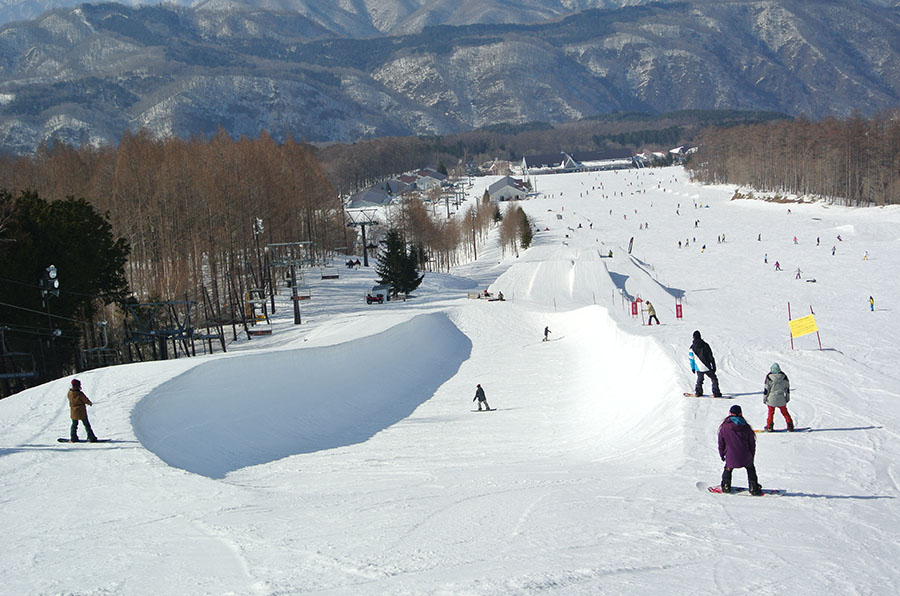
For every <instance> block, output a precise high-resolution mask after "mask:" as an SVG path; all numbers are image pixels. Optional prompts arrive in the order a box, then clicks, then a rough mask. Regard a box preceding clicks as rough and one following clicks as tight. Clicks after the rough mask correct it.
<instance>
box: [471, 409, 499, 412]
mask: <svg viewBox="0 0 900 596" xmlns="http://www.w3.org/2000/svg"><path fill="white" fill-rule="evenodd" d="M496 409H497V408H488V409H487V410H472V411H473V412H493V411H494V410H496Z"/></svg>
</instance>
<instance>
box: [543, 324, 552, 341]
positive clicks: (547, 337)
mask: <svg viewBox="0 0 900 596" xmlns="http://www.w3.org/2000/svg"><path fill="white" fill-rule="evenodd" d="M551 333H552V331H550V327H544V341H550V334H551Z"/></svg>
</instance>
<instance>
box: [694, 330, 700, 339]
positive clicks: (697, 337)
mask: <svg viewBox="0 0 900 596" xmlns="http://www.w3.org/2000/svg"><path fill="white" fill-rule="evenodd" d="M694 339H695V340H696V339H700V332H699V331H694Z"/></svg>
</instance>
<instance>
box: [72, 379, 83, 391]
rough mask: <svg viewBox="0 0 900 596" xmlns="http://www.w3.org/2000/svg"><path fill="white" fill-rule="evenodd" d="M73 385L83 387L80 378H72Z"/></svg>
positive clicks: (76, 387)
mask: <svg viewBox="0 0 900 596" xmlns="http://www.w3.org/2000/svg"><path fill="white" fill-rule="evenodd" d="M72 387H74V388H75V389H78V388H79V387H81V381H79V380H78V379H72Z"/></svg>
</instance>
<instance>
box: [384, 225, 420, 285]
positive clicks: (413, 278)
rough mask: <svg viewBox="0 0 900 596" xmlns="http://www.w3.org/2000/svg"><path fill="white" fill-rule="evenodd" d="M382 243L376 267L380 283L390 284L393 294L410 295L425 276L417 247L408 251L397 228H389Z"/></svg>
mask: <svg viewBox="0 0 900 596" xmlns="http://www.w3.org/2000/svg"><path fill="white" fill-rule="evenodd" d="M381 245H382V248H381V251H380V253H379V255H378V265H377V266H376V267H375V272H376V273H377V274H378V277H379V279H378V283H380V284H387V285H390V286H391V295H393V296H397V295H398V294H399V293H401V292H402V293H404V294H406V295H407V296H408V295H409V293H410V292H412V291H413V290H415V289H416V288H418V287H419V284H421V283H422V279H424V277H425V275H424V274H422V275H419V272H418V259H417V257H416V251H415V247H411V248H410V249H409V250H408V251H407V249H406V242H405V241H404V240H403V236H402V235H401V234H400V231H399V230H397V229H395V228H391V229H390V230H388V233H387V235H386V236H385V239H384V240H382V241H381Z"/></svg>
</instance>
